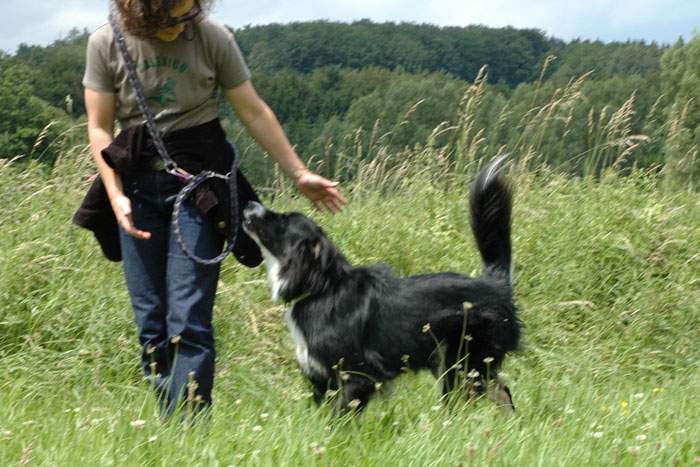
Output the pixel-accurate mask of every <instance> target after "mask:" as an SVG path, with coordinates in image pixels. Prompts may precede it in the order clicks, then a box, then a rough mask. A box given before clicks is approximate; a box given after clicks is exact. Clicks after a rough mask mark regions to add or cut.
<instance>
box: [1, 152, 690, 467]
mask: <svg viewBox="0 0 700 467" xmlns="http://www.w3.org/2000/svg"><path fill="white" fill-rule="evenodd" d="M387 157H388V156H387ZM401 157H402V158H403V159H402V161H401V163H400V164H394V165H393V167H392V168H389V165H386V164H385V165H383V164H382V163H380V162H377V161H376V160H375V161H374V162H366V163H363V164H359V165H358V166H357V167H356V175H355V177H354V178H353V179H352V181H349V182H347V183H345V184H344V185H343V187H342V189H343V191H344V193H345V194H346V195H347V196H348V198H349V199H350V204H349V205H348V206H347V209H346V210H345V211H344V212H343V213H342V214H340V215H337V216H334V217H333V216H330V215H326V214H319V213H312V212H311V210H310V208H309V206H308V205H307V203H306V202H304V201H303V200H300V199H298V198H296V197H295V196H294V194H293V191H292V190H291V188H290V187H289V186H287V185H285V183H283V182H275V183H273V184H271V188H269V189H268V190H266V191H264V194H265V198H266V200H267V202H268V203H269V204H270V205H271V206H272V207H273V208H275V209H279V210H288V209H297V210H302V211H304V212H306V213H310V214H312V215H313V216H314V218H315V219H316V220H317V221H318V222H319V223H320V224H321V225H322V226H323V227H324V229H325V230H326V231H327V233H328V234H329V235H330V237H331V238H332V239H333V240H334V241H335V242H336V243H337V245H338V246H339V247H340V249H341V250H342V251H343V252H344V253H345V254H346V255H347V256H348V257H349V259H351V261H352V262H354V263H372V262H386V263H388V264H389V265H391V267H392V268H393V269H394V270H395V271H396V272H397V273H400V274H413V273H421V272H431V271H444V270H448V271H457V272H464V273H468V274H476V273H477V272H478V271H479V268H480V264H479V258H478V253H477V251H476V249H475V247H474V243H473V240H472V237H471V233H470V231H469V224H468V213H467V203H466V197H467V192H468V186H469V182H470V181H471V179H472V178H473V176H474V173H475V172H476V169H477V164H476V163H475V162H473V161H472V162H469V163H464V164H462V165H461V166H457V167H456V166H454V165H451V164H449V163H448V162H447V161H446V160H445V159H444V158H442V157H441V155H440V154H437V153H435V152H433V151H431V150H430V148H429V147H428V148H427V149H425V150H416V151H414V152H411V153H410V154H408V155H407V154H402V155H401ZM249 163H250V161H249ZM92 173H93V168H92V162H91V160H90V157H89V155H88V153H87V151H86V150H85V147H84V146H76V147H74V148H69V149H66V151H65V153H64V154H63V155H62V157H61V158H60V159H59V161H58V162H57V163H56V165H55V167H54V168H53V171H52V172H51V173H47V172H46V170H45V169H43V168H42V167H41V166H31V165H30V166H26V165H25V166H22V167H19V164H18V163H11V162H4V163H3V164H2V165H1V166H0V199H2V210H0V225H1V226H2V227H1V228H0V309H1V310H2V312H1V314H0V464H2V465H18V464H20V465H60V466H64V465H65V466H73V465H100V466H106V465H223V466H226V465H334V466H343V465H401V466H403V465H416V466H419V465H420V466H422V465H507V466H516V465H543V466H549V465H693V464H698V463H700V423H698V419H700V400H699V399H698V397H697V388H698V387H700V366H699V365H700V346H699V345H698V342H700V308H699V304H700V254H699V253H700V250H699V248H698V246H700V227H699V226H700V198H698V196H697V194H696V193H691V192H686V191H669V190H668V189H665V188H664V187H663V184H662V183H661V178H660V176H659V175H657V174H654V173H651V172H642V171H635V170H632V171H631V173H629V174H626V175H625V176H622V175H621V174H620V173H619V171H616V170H615V169H610V170H607V171H604V173H603V174H602V175H601V176H599V177H597V176H596V177H593V176H584V177H576V178H575V177H567V176H564V175H560V174H557V173H555V172H553V171H550V170H548V169H547V166H546V165H536V164H535V165H533V164H532V163H528V164H527V165H526V164H520V163H518V162H517V161H516V163H515V164H514V166H513V168H512V170H511V173H510V177H511V179H512V180H513V183H514V184H515V186H516V196H515V206H514V229H513V232H514V256H515V271H516V272H515V278H516V285H515V289H516V297H517V302H518V304H519V307H520V312H521V318H522V320H523V322H524V324H525V326H526V331H525V336H524V340H523V345H522V350H521V351H520V352H519V353H517V354H514V355H512V356H511V357H510V358H509V359H508V360H507V361H506V365H505V368H504V379H505V380H506V381H507V382H508V384H509V386H510V388H511V390H512V391H513V396H514V401H515V405H516V408H517V413H516V415H515V416H513V417H507V416H504V415H503V414H501V413H500V412H499V411H498V410H497V408H496V407H495V406H493V404H492V403H490V402H488V401H485V400H477V401H466V400H465V401H464V402H461V403H457V404H455V406H454V407H446V406H443V405H442V404H441V403H440V400H439V391H438V387H437V384H436V383H435V381H434V380H433V379H432V377H431V376H429V375H427V374H419V375H409V376H405V377H403V378H401V379H399V381H398V382H397V384H395V385H394V386H393V387H392V388H388V389H387V390H386V391H382V392H381V393H380V394H379V397H377V398H376V399H375V400H374V402H373V403H371V404H370V406H369V408H368V410H367V411H366V412H365V413H363V414H361V415H360V416H358V417H355V418H340V419H333V418H332V417H331V416H330V411H329V408H328V407H321V408H316V407H315V406H313V405H312V403H311V401H310V398H309V396H310V392H309V390H308V388H307V387H306V385H305V384H304V380H303V379H302V377H301V376H300V373H299V371H298V370H297V368H296V364H295V361H294V350H293V343H292V339H291V337H290V336H289V334H288V332H287V330H286V327H285V325H284V323H283V319H282V315H283V311H284V309H283V306H282V305H275V304H273V303H271V302H270V300H269V291H268V288H267V284H266V281H265V274H264V270H263V268H262V267H260V268H257V269H246V268H244V267H242V266H240V265H238V264H237V263H236V262H235V261H234V260H231V259H228V260H226V262H225V263H224V265H223V272H222V276H221V283H220V287H219V292H218V298H217V304H216V310H215V326H216V330H217V345H218V363H217V365H218V366H217V377H216V384H215V392H214V399H215V402H214V404H215V405H214V410H213V414H212V418H211V420H210V421H209V422H208V423H195V424H191V423H188V422H187V418H188V415H187V414H186V413H185V414H183V417H184V419H185V421H181V420H180V419H177V420H171V421H163V420H161V419H160V418H159V416H158V411H157V407H156V404H155V400H154V398H153V395H152V393H151V391H150V388H149V387H148V382H146V381H144V380H143V378H142V375H141V374H140V369H139V366H138V359H139V352H140V349H139V347H138V344H137V339H136V329H135V325H134V324H133V321H132V316H131V310H130V306H129V302H128V296H127V293H126V288H125V286H124V281H123V276H122V273H121V269H120V265H119V264H113V263H109V262H107V261H106V260H105V259H103V258H102V256H101V253H100V251H99V249H98V247H97V244H96V243H95V242H94V241H93V239H92V236H91V235H90V234H89V233H88V232H87V231H82V230H80V229H78V228H76V227H74V226H72V225H71V223H70V218H71V215H72V213H73V211H74V209H75V208H76V207H77V205H78V204H79V201H80V199H81V197H82V195H83V193H84V190H85V189H86V187H87V184H88V183H89V181H90V177H91V175H92Z"/></svg>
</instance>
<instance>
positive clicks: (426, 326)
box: [423, 323, 430, 333]
mask: <svg viewBox="0 0 700 467" xmlns="http://www.w3.org/2000/svg"><path fill="white" fill-rule="evenodd" d="M428 331H430V323H427V324H426V325H425V326H423V333H426V332H428Z"/></svg>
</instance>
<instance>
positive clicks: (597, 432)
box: [593, 431, 603, 439]
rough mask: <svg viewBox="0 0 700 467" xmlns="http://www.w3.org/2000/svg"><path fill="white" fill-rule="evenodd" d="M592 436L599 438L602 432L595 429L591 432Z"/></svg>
mask: <svg viewBox="0 0 700 467" xmlns="http://www.w3.org/2000/svg"><path fill="white" fill-rule="evenodd" d="M593 437H594V438H596V439H600V438H602V437H603V432H602V431H596V432H595V433H593Z"/></svg>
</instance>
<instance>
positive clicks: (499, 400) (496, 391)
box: [486, 379, 515, 414]
mask: <svg viewBox="0 0 700 467" xmlns="http://www.w3.org/2000/svg"><path fill="white" fill-rule="evenodd" d="M486 397H488V398H489V399H490V400H492V401H493V402H495V403H496V405H497V406H498V407H499V408H500V409H501V410H503V412H505V413H508V414H511V413H513V412H515V406H514V405H513V397H512V396H511V394H510V389H508V386H506V385H505V384H501V382H500V381H498V379H493V380H491V381H489V383H488V384H487V385H486Z"/></svg>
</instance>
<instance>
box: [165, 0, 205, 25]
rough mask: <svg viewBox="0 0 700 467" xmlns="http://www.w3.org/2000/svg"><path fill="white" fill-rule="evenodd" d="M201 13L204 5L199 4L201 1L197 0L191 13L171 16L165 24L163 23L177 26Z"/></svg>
mask: <svg viewBox="0 0 700 467" xmlns="http://www.w3.org/2000/svg"><path fill="white" fill-rule="evenodd" d="M201 13H202V7H201V6H200V5H199V2H197V1H195V2H194V6H193V7H192V9H191V10H190V11H189V13H187V14H185V15H182V16H178V17H177V18H170V19H169V20H167V21H166V22H165V24H163V27H166V28H171V27H173V26H177V25H178V24H182V23H186V22H188V21H192V20H193V19H195V18H196V17H197V16H199V15H200V14H201Z"/></svg>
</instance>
